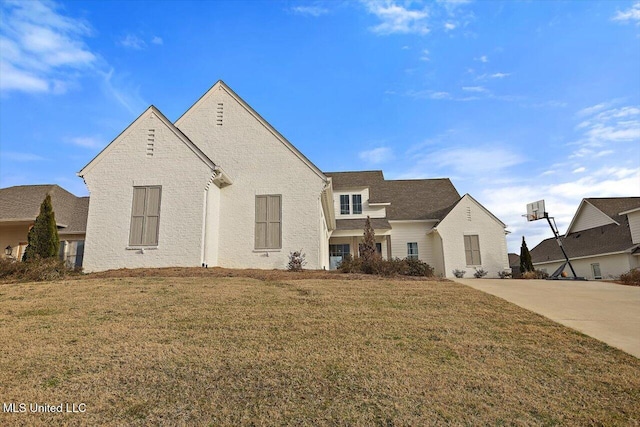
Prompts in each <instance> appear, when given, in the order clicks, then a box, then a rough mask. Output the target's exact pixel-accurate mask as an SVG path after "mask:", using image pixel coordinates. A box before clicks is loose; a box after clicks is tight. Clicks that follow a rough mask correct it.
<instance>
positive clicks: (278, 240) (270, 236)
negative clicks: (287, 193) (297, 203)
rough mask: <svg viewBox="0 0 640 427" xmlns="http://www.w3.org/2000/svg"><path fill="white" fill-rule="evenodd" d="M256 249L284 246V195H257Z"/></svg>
mask: <svg viewBox="0 0 640 427" xmlns="http://www.w3.org/2000/svg"><path fill="white" fill-rule="evenodd" d="M255 248H256V249H280V248H282V196H280V195H264V196H256V229H255Z"/></svg>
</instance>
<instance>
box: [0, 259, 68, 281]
mask: <svg viewBox="0 0 640 427" xmlns="http://www.w3.org/2000/svg"><path fill="white" fill-rule="evenodd" d="M79 272H80V270H79V269H76V270H74V269H69V268H68V267H67V266H66V265H65V262H64V261H62V260H59V259H57V258H46V259H43V258H39V257H36V258H35V259H33V260H31V261H26V262H19V261H16V260H10V259H1V260H0V280H6V281H18V282H43V281H50V280H59V279H63V278H65V277H67V276H68V275H69V274H74V273H76V274H77V273H79Z"/></svg>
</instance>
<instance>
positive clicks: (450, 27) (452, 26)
mask: <svg viewBox="0 0 640 427" xmlns="http://www.w3.org/2000/svg"><path fill="white" fill-rule="evenodd" d="M457 26H458V24H456V23H454V22H445V23H444V30H445V31H451V30H455V29H456V27H457Z"/></svg>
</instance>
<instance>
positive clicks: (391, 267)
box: [338, 256, 433, 277]
mask: <svg viewBox="0 0 640 427" xmlns="http://www.w3.org/2000/svg"><path fill="white" fill-rule="evenodd" d="M338 270H340V271H341V272H342V273H364V274H376V275H378V276H421V277H433V267H431V266H430V265H429V264H427V263H425V262H423V261H420V260H418V259H409V258H404V259H400V258H392V259H382V257H380V256H376V257H374V258H372V259H370V260H369V261H368V262H367V263H365V262H364V261H363V259H362V258H352V257H351V256H345V257H344V259H343V260H342V262H341V263H340V266H338Z"/></svg>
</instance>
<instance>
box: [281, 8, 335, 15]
mask: <svg viewBox="0 0 640 427" xmlns="http://www.w3.org/2000/svg"><path fill="white" fill-rule="evenodd" d="M290 10H291V12H293V13H295V14H296V15H303V16H313V17H318V16H322V15H326V14H327V13H329V9H327V8H324V7H320V6H294V7H292V8H291V9H290Z"/></svg>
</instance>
